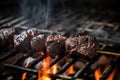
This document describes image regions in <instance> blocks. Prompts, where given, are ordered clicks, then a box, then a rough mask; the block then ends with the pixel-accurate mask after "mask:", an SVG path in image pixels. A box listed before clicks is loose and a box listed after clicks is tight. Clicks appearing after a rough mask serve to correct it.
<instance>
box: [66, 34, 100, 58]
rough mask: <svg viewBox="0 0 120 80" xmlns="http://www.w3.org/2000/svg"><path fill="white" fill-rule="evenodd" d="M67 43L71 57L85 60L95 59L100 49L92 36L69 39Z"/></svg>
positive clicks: (67, 49)
mask: <svg viewBox="0 0 120 80" xmlns="http://www.w3.org/2000/svg"><path fill="white" fill-rule="evenodd" d="M65 43H66V51H67V52H68V53H69V55H75V56H78V57H80V58H82V59H85V60H87V59H91V58H94V57H95V56H96V55H97V53H96V51H97V50H98V49H99V47H98V44H97V42H96V40H95V38H93V37H90V36H80V37H73V38H68V39H67V40H66V41H65Z"/></svg>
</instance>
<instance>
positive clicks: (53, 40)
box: [45, 35, 66, 57]
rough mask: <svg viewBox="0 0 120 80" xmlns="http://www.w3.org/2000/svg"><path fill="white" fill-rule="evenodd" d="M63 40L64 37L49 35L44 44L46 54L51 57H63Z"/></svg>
mask: <svg viewBox="0 0 120 80" xmlns="http://www.w3.org/2000/svg"><path fill="white" fill-rule="evenodd" d="M65 40H66V37H64V36H61V35H49V36H48V37H47V40H46V43H45V46H46V52H47V54H48V55H50V56H51V57H55V56H57V55H64V51H65Z"/></svg>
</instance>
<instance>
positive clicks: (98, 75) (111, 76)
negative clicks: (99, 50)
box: [94, 67, 116, 80]
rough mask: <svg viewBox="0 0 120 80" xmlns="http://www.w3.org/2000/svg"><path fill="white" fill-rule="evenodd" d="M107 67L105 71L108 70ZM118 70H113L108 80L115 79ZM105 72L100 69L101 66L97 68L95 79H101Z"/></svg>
mask: <svg viewBox="0 0 120 80" xmlns="http://www.w3.org/2000/svg"><path fill="white" fill-rule="evenodd" d="M106 70H107V67H106V68H105V69H104V71H103V73H104V72H106ZM115 72H116V68H115V69H114V70H113V71H112V73H111V74H110V75H109V76H108V78H107V80H113V77H114V75H115ZM103 73H102V72H101V70H100V67H98V68H97V69H96V70H95V73H94V76H95V80H100V78H101V77H102V75H103Z"/></svg>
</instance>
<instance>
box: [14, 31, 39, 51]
mask: <svg viewBox="0 0 120 80" xmlns="http://www.w3.org/2000/svg"><path fill="white" fill-rule="evenodd" d="M36 35H37V31H36V29H29V30H27V31H24V32H22V33H21V34H19V35H15V36H14V47H15V48H16V49H17V50H20V51H25V52H28V51H30V50H31V46H30V42H31V39H32V38H33V37H34V36H36Z"/></svg>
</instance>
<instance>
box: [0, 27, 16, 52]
mask: <svg viewBox="0 0 120 80" xmlns="http://www.w3.org/2000/svg"><path fill="white" fill-rule="evenodd" d="M17 33H18V31H17V29H15V28H7V29H1V30H0V51H4V50H8V49H9V48H13V44H14V40H13V38H14V35H16V34H17Z"/></svg>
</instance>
